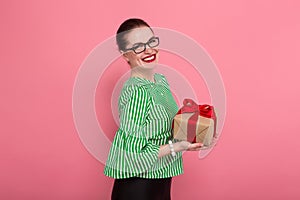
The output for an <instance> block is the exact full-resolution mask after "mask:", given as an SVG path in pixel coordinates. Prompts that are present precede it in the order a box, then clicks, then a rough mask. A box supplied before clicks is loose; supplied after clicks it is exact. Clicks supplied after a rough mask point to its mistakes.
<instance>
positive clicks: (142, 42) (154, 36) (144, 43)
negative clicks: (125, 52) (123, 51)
mask: <svg viewBox="0 0 300 200" xmlns="http://www.w3.org/2000/svg"><path fill="white" fill-rule="evenodd" d="M155 37H156V36H152V37H151V38H150V39H149V40H148V41H147V42H149V41H150V40H152V39H153V38H155ZM147 42H146V43H147ZM136 44H145V43H143V42H136V43H134V44H133V45H132V46H134V45H136Z"/></svg>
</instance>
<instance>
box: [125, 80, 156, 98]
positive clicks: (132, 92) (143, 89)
mask: <svg viewBox="0 0 300 200" xmlns="http://www.w3.org/2000/svg"><path fill="white" fill-rule="evenodd" d="M120 97H121V99H123V100H125V101H126V102H128V101H131V100H133V99H144V100H148V99H149V98H150V94H149V91H148V89H147V86H146V85H140V84H134V83H131V82H126V83H125V84H124V87H123V89H122V92H121V96H120Z"/></svg>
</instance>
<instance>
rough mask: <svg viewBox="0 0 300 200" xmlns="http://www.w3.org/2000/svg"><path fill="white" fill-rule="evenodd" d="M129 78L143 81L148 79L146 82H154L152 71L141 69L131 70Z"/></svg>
mask: <svg viewBox="0 0 300 200" xmlns="http://www.w3.org/2000/svg"><path fill="white" fill-rule="evenodd" d="M131 76H132V77H140V78H145V79H148V80H150V81H152V82H154V71H153V69H143V68H139V67H137V68H135V69H132V70H131Z"/></svg>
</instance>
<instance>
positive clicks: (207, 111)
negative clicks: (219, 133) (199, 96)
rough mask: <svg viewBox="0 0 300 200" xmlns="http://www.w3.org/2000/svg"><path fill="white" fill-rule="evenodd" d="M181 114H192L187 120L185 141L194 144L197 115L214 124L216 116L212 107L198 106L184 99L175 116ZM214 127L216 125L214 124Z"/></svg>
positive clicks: (190, 100)
mask: <svg viewBox="0 0 300 200" xmlns="http://www.w3.org/2000/svg"><path fill="white" fill-rule="evenodd" d="M182 113H194V114H193V115H192V116H191V117H190V118H189V120H188V128H187V129H188V130H187V141H189V142H192V143H195V142H196V127H197V121H198V115H200V116H202V117H206V118H211V119H213V120H214V121H215V122H216V115H215V112H214V108H213V106H210V105H207V104H204V105H198V104H196V103H195V102H194V101H193V100H192V99H184V101H183V107H182V108H180V110H179V111H178V112H177V114H182ZM215 127H216V123H215Z"/></svg>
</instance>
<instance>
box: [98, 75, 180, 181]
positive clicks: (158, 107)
mask: <svg viewBox="0 0 300 200" xmlns="http://www.w3.org/2000/svg"><path fill="white" fill-rule="evenodd" d="M154 80H155V82H152V81H150V80H148V79H144V78H139V77H131V78H129V79H128V80H127V81H126V82H125V84H124V86H123V89H122V91H121V94H120V97H119V118H120V126H119V129H118V130H117V132H116V135H115V137H114V140H113V142H112V146H111V148H110V152H109V155H108V159H107V161H106V166H105V168H104V174H105V175H107V176H109V177H113V178H116V179H119V178H129V177H142V178H167V177H172V176H177V175H179V174H182V173H183V166H182V153H181V152H178V153H176V157H173V156H172V155H166V156H163V157H161V158H158V153H159V146H161V145H164V144H167V143H168V140H169V139H170V138H171V124H172V119H173V117H174V116H175V114H176V112H177V110H178V107H177V104H176V102H175V101H174V98H173V96H172V94H171V91H170V88H169V84H168V82H167V80H166V78H165V77H164V76H163V75H161V74H154Z"/></svg>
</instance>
